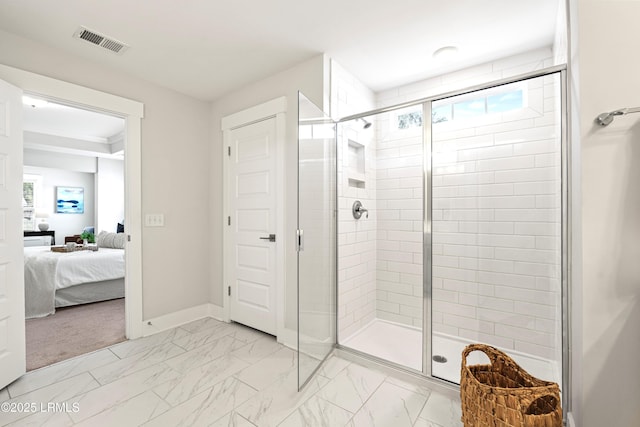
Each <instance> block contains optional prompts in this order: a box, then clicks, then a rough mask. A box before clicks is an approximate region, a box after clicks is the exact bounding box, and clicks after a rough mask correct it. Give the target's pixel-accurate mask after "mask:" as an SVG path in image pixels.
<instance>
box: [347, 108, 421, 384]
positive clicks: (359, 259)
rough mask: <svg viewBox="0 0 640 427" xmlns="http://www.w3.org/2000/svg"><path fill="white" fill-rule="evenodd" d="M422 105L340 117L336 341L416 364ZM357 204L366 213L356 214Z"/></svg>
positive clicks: (403, 363)
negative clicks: (356, 116) (342, 118)
mask: <svg viewBox="0 0 640 427" xmlns="http://www.w3.org/2000/svg"><path fill="white" fill-rule="evenodd" d="M422 134H423V127H422V107H421V106H420V105H417V106H414V107H411V108H408V109H403V110H394V111H387V112H381V113H378V114H372V115H370V116H367V117H363V118H358V119H354V120H348V121H344V122H341V123H339V124H338V135H337V138H338V284H339V285H338V341H339V343H340V344H341V345H342V346H345V347H348V348H350V349H352V350H356V351H359V352H362V353H366V354H368V355H372V356H375V357H377V358H379V359H383V360H385V361H388V362H392V363H394V364H397V365H401V366H404V367H407V368H410V369H413V370H416V371H422V364H423V361H422V349H423V347H424V346H423V334H422V324H423V307H424V287H423V192H424V190H423V175H424V167H423V158H422V156H423V142H422V140H423V138H422ZM357 203H360V204H361V206H362V208H364V209H366V212H362V214H361V215H358V214H357V212H354V211H355V208H354V206H358V205H357Z"/></svg>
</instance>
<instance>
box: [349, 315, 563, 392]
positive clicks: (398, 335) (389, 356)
mask: <svg viewBox="0 0 640 427" xmlns="http://www.w3.org/2000/svg"><path fill="white" fill-rule="evenodd" d="M341 344H342V345H344V346H346V347H349V348H353V349H354V350H358V351H361V352H364V353H367V354H371V355H374V356H376V357H379V358H381V359H385V360H388V361H390V362H394V363H397V364H399V365H402V366H407V367H409V368H412V369H415V370H417V371H421V370H422V331H421V330H420V329H417V328H411V327H407V326H404V325H400V324H397V323H393V322H388V321H385V320H381V319H374V320H373V321H372V322H370V323H369V324H368V325H366V326H365V327H364V328H362V329H361V330H360V331H358V332H356V333H355V334H353V335H352V336H350V337H348V338H347V339H346V340H345V341H344V342H341ZM467 344H469V342H465V341H463V340H460V339H457V338H456V337H451V336H447V335H438V334H434V336H433V350H432V355H440V356H444V357H445V358H446V360H447V361H446V363H435V362H434V363H433V364H432V373H433V376H434V377H438V378H442V379H444V380H447V381H451V382H453V383H456V384H459V383H460V365H461V363H462V350H463V349H464V347H465V346H466V345H467ZM510 356H511V357H512V358H513V359H514V360H515V361H516V362H517V363H518V364H519V365H520V366H522V367H523V368H524V369H525V370H527V371H528V372H529V373H530V374H531V375H533V376H535V377H537V378H540V379H544V380H548V381H554V382H557V383H560V375H559V373H558V372H557V369H555V368H554V364H553V363H552V362H551V361H549V360H543V359H540V358H535V357H529V356H527V355H523V354H510ZM468 363H469V364H479V363H482V364H484V363H489V361H488V359H487V358H486V356H484V355H482V354H480V353H478V352H474V353H472V354H471V355H470V356H469V360H468Z"/></svg>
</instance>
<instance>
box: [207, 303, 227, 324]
mask: <svg viewBox="0 0 640 427" xmlns="http://www.w3.org/2000/svg"><path fill="white" fill-rule="evenodd" d="M208 305H209V316H211V317H213V318H214V319H216V320H219V321H221V322H224V308H223V307H220V306H219V305H214V304H208Z"/></svg>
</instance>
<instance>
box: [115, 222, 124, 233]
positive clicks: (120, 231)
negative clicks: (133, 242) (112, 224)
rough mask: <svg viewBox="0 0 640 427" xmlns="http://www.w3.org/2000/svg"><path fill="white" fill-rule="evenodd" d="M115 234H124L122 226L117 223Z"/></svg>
mask: <svg viewBox="0 0 640 427" xmlns="http://www.w3.org/2000/svg"><path fill="white" fill-rule="evenodd" d="M116 233H124V224H120V223H118V227H117V228H116Z"/></svg>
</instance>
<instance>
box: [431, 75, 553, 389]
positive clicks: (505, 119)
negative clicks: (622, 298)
mask: <svg viewBox="0 0 640 427" xmlns="http://www.w3.org/2000/svg"><path fill="white" fill-rule="evenodd" d="M560 102H561V101H560V75H559V74H558V73H556V74H550V75H547V76H543V77H537V78H533V79H528V80H524V81H521V82H517V83H513V84H509V85H503V86H498V87H496V88H491V89H486V90H482V91H476V92H473V93H470V94H465V95H460V96H456V97H451V98H447V99H444V100H441V101H435V102H433V103H432V111H433V112H434V114H435V115H436V117H445V118H446V120H445V119H443V120H440V121H436V120H434V123H433V124H432V183H431V191H432V219H433V221H432V242H433V246H432V254H431V262H432V277H431V281H432V319H431V321H432V360H434V361H433V362H432V365H431V367H432V375H433V376H435V377H439V378H442V379H445V380H448V381H451V382H455V383H458V382H459V380H460V362H461V360H460V354H461V351H462V349H463V348H464V346H466V345H467V344H470V343H475V342H480V343H485V344H489V345H492V346H495V347H498V348H500V349H502V350H504V351H506V352H507V353H508V354H510V355H511V356H512V357H513V358H514V359H515V360H516V362H517V363H519V364H520V365H521V366H522V367H523V368H525V369H526V370H527V371H529V372H530V373H531V374H532V375H534V376H536V377H538V378H541V379H546V380H552V381H555V382H558V383H561V378H562V377H561V366H562V332H561V331H562V324H561V301H562V299H561V296H562V292H561V283H562V277H561V272H562V264H561V252H562V251H561V240H562V235H561V228H562V227H561V219H562V212H561V207H562V191H561V126H560V125H561V111H560ZM449 107H451V108H452V114H451V116H447V114H446V113H445V112H446V111H448V108H449ZM439 356H444V358H445V359H447V363H439V362H436V361H435V360H439V361H441V360H442V359H441V358H439ZM470 363H477V362H474V360H470Z"/></svg>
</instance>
